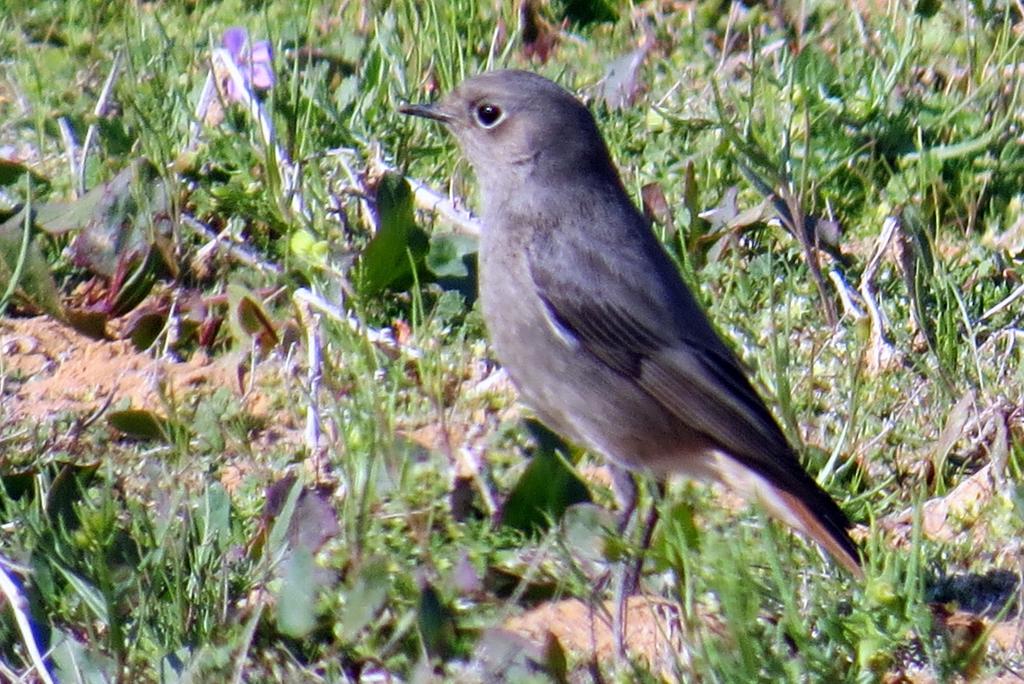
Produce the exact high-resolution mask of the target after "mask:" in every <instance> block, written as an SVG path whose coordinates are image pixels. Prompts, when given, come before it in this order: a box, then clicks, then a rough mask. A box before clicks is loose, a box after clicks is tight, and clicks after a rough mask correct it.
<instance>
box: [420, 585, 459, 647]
mask: <svg viewBox="0 0 1024 684" xmlns="http://www.w3.org/2000/svg"><path fill="white" fill-rule="evenodd" d="M417 616H418V618H417V624H418V626H419V629H420V637H421V638H422V639H423V647H424V648H425V649H426V650H427V653H429V654H430V655H432V656H440V657H442V658H444V657H445V656H446V655H448V654H450V653H451V652H452V651H453V650H454V646H455V618H454V617H453V616H452V612H451V611H450V610H449V609H448V608H447V607H446V606H445V605H444V604H443V603H441V597H440V596H439V595H438V593H437V590H436V589H434V587H432V586H430V584H425V585H424V586H423V590H422V591H421V592H420V603H419V610H418V611H417Z"/></svg>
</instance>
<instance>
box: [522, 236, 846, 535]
mask: <svg viewBox="0 0 1024 684" xmlns="http://www.w3.org/2000/svg"><path fill="white" fill-rule="evenodd" d="M657 249H658V250H659V252H660V253H659V257H660V258H661V259H664V262H665V263H659V261H658V257H655V259H654V260H653V262H652V261H651V260H650V258H649V257H650V255H648V260H647V261H646V262H645V263H647V264H651V265H653V266H654V267H655V269H656V270H657V269H660V270H661V273H660V274H658V273H655V275H660V276H661V277H660V278H657V277H656V278H654V282H656V284H657V288H656V290H655V291H653V292H652V291H650V290H649V289H641V288H639V287H631V285H630V283H629V282H628V281H627V280H624V279H622V278H621V277H618V276H619V274H615V273H613V272H611V271H610V270H609V271H608V272H606V273H601V270H600V264H601V263H602V262H603V260H600V259H593V258H592V259H590V263H589V264H588V266H589V267H590V272H591V273H592V274H595V275H596V276H597V277H596V278H595V281H593V282H590V283H587V284H586V286H581V285H580V284H579V283H578V282H574V281H573V280H572V279H571V278H569V277H568V275H567V273H566V271H565V269H551V268H546V267H545V266H544V264H546V263H551V261H550V260H534V261H533V266H532V276H533V279H534V283H535V285H536V286H537V288H538V293H539V295H540V297H541V300H542V301H543V302H544V305H545V306H546V308H547V310H548V313H549V315H550V316H551V317H552V319H553V321H555V322H556V323H557V325H558V326H560V327H561V328H562V329H564V330H565V331H566V332H567V333H569V334H570V335H572V336H573V337H574V338H575V340H576V341H577V343H578V344H579V345H580V347H581V349H582V350H583V351H584V352H586V353H589V354H591V355H593V356H594V357H595V358H597V359H598V360H600V361H601V362H602V363H604V364H605V365H606V366H608V367H609V368H611V369H613V370H615V371H616V372H618V373H620V374H621V375H622V376H623V377H624V378H627V379H628V380H630V381H631V382H633V383H635V384H636V385H637V386H639V387H640V388H642V389H643V390H644V391H645V392H647V393H648V394H649V395H650V396H652V397H654V398H655V399H657V401H658V402H659V403H660V404H661V405H663V406H664V407H665V408H667V409H668V410H669V411H670V412H671V413H672V414H673V415H675V416H676V417H677V418H678V419H679V420H680V421H682V422H684V423H685V424H686V425H687V426H689V427H691V428H692V429H695V430H698V431H700V432H702V433H703V434H705V435H707V436H709V437H710V438H711V439H712V440H713V441H714V442H716V443H718V444H719V445H720V446H721V447H722V449H723V450H724V451H725V452H727V453H728V454H729V455H731V456H732V457H733V458H735V459H737V460H738V461H740V462H741V463H744V464H745V465H746V466H747V467H749V468H751V469H753V470H754V471H755V472H758V473H760V474H761V475H762V476H764V477H766V478H768V480H769V481H771V482H773V483H775V484H776V485H777V486H780V487H782V488H783V489H786V490H788V491H790V492H792V493H794V494H796V495H798V496H802V497H811V498H812V500H811V501H808V504H810V505H812V506H813V507H814V508H815V509H817V511H818V515H820V516H821V517H822V518H824V519H826V520H827V521H828V524H829V526H830V527H831V528H832V529H833V534H834V535H835V536H837V537H838V538H841V539H844V540H846V539H848V538H847V537H846V534H845V530H846V529H847V528H848V527H849V522H848V521H847V518H846V516H845V515H844V514H843V512H842V511H841V510H840V509H839V507H838V506H837V505H836V504H835V502H834V501H833V500H832V498H831V497H829V496H828V495H827V494H826V493H825V492H823V491H822V490H821V489H820V488H819V487H818V486H817V484H816V483H815V482H814V480H813V478H811V477H810V476H809V475H808V474H807V473H806V472H805V471H804V469H803V468H802V466H801V465H800V463H799V461H798V460H797V457H796V455H795V453H794V452H793V450H792V448H791V447H790V445H789V443H788V441H787V440H786V437H785V435H784V434H783V433H782V430H781V429H780V428H779V426H778V423H777V422H776V421H775V419H774V417H773V416H772V415H771V412H770V411H769V410H768V408H767V407H766V406H765V404H764V402H763V401H762V400H761V398H760V397H759V396H758V395H757V392H756V391H755V390H754V388H753V386H752V385H751V384H750V381H749V380H748V379H747V377H746V375H745V373H744V372H743V369H742V368H741V367H740V364H739V361H738V360H737V359H736V357H735V356H734V355H733V354H732V352H731V351H729V349H728V348H727V347H726V346H725V345H724V343H723V342H722V341H721V339H720V338H719V337H718V335H717V334H716V333H715V332H714V331H713V329H712V328H711V326H710V324H709V323H708V322H707V319H706V317H705V316H704V313H703V312H702V311H701V310H700V308H699V305H698V304H697V303H696V301H695V300H694V299H693V297H692V295H691V294H690V293H689V292H688V291H686V290H684V289H683V286H682V284H681V282H677V281H678V275H676V274H675V272H674V266H672V265H671V262H669V261H668V258H667V256H665V255H664V252H661V251H660V247H657ZM619 256H620V257H621V256H622V255H621V254H620V255H619ZM603 263H607V262H603ZM595 267H596V268H597V270H596V271H595ZM666 268H668V269H672V272H671V273H670V272H668V271H666V270H665V269H666ZM602 276H605V277H602ZM650 282H651V281H648V284H649V283H650ZM658 288H660V289H658ZM595 291H602V294H601V299H600V301H599V300H597V299H596V298H595V297H594V296H593V295H591V294H590V293H591V292H595ZM613 302H614V303H613ZM667 302H672V303H673V304H674V305H675V306H676V307H677V309H679V310H671V309H670V308H668V306H667ZM850 546H851V548H852V545H850Z"/></svg>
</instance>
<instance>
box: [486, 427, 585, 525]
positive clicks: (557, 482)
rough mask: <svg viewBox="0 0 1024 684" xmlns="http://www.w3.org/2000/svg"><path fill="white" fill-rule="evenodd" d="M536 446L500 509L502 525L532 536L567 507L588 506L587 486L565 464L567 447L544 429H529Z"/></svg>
mask: <svg viewBox="0 0 1024 684" xmlns="http://www.w3.org/2000/svg"><path fill="white" fill-rule="evenodd" d="M531 427H532V430H533V431H534V433H535V435H536V436H537V438H538V442H539V444H538V446H537V449H536V451H535V452H534V455H533V458H532V459H531V460H530V464H529V465H528V466H527V467H526V470H525V471H524V472H523V474H522V475H521V476H520V478H519V481H518V482H516V484H515V486H514V487H513V488H512V492H511V493H510V494H509V495H508V499H507V500H506V501H505V506H504V508H503V509H502V516H501V522H502V524H503V525H507V526H509V527H512V528H513V529H517V530H520V531H522V532H524V533H526V534H535V533H538V532H541V531H543V530H545V529H547V528H548V526H549V525H550V523H551V521H555V520H558V519H559V518H560V517H561V516H562V513H564V512H565V509H567V508H568V507H569V506H572V505H573V504H578V503H589V502H590V500H591V499H590V492H589V490H588V489H587V485H586V484H585V483H584V482H583V480H581V479H580V478H579V476H578V475H576V473H575V472H574V471H573V470H572V468H571V467H569V465H568V464H567V463H566V460H565V457H564V456H563V454H566V453H568V447H567V446H566V445H565V443H564V442H563V441H562V440H561V439H560V438H558V436H557V435H555V434H554V433H552V432H551V431H550V430H548V429H547V428H543V427H542V426H540V424H539V423H536V422H534V423H533V425H532V426H531Z"/></svg>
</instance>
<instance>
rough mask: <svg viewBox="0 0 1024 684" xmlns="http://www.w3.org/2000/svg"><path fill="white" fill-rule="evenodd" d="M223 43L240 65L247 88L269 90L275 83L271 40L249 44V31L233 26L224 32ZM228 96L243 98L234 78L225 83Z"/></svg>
mask: <svg viewBox="0 0 1024 684" xmlns="http://www.w3.org/2000/svg"><path fill="white" fill-rule="evenodd" d="M221 45H223V46H224V49H225V50H227V51H228V54H230V55H231V60H232V61H233V62H234V63H235V64H236V65H237V66H238V70H239V72H240V73H241V74H242V78H243V79H244V80H245V85H246V87H247V88H251V89H254V90H269V89H270V88H271V87H272V86H273V85H274V68H273V59H274V51H273V48H271V46H270V41H269V40H257V41H256V42H254V43H252V45H250V44H249V32H248V31H246V30H245V29H244V28H242V27H241V26H232V27H231V28H229V29H228V30H227V31H225V32H224V35H223V37H222V38H221ZM225 86H226V91H227V96H228V98H229V99H231V100H234V101H236V102H237V101H239V100H241V99H242V98H241V96H240V94H239V93H238V92H237V91H236V89H235V83H234V81H233V80H232V79H227V83H226V84H225Z"/></svg>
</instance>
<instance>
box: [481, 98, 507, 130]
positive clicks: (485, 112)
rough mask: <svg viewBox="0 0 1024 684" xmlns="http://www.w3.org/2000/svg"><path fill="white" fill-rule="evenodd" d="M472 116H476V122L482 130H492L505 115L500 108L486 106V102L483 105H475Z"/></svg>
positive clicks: (490, 105)
mask: <svg viewBox="0 0 1024 684" xmlns="http://www.w3.org/2000/svg"><path fill="white" fill-rule="evenodd" d="M474 114H475V115H476V120H477V122H478V123H479V124H480V125H481V126H482V127H484V128H494V127H495V126H497V125H498V122H499V121H501V119H502V117H504V115H505V113H504V112H502V111H501V107H498V106H497V105H492V104H488V103H486V102H485V103H484V104H481V105H477V108H476V111H475V112H474Z"/></svg>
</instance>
